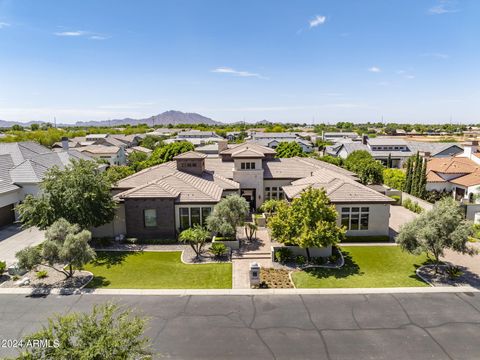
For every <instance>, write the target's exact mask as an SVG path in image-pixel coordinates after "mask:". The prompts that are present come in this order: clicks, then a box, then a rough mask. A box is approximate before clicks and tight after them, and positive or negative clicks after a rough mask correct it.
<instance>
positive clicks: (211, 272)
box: [84, 251, 232, 289]
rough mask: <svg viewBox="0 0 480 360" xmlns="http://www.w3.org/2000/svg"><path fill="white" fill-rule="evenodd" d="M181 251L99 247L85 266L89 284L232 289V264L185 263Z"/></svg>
mask: <svg viewBox="0 0 480 360" xmlns="http://www.w3.org/2000/svg"><path fill="white" fill-rule="evenodd" d="M180 256H181V252H180V251H173V252H128V251H121V252H120V251H111V252H108V251H98V252H97V259H96V260H95V261H94V262H92V263H89V264H87V265H86V266H85V267H84V269H85V270H88V271H91V272H92V273H93V274H94V276H95V277H94V279H93V280H92V282H91V283H90V284H88V287H91V288H114V289H226V288H228V289H230V288H231V287H232V265H231V264H225V263H223V264H193V265H190V264H184V263H182V261H181V260H180Z"/></svg>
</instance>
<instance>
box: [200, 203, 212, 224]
mask: <svg viewBox="0 0 480 360" xmlns="http://www.w3.org/2000/svg"><path fill="white" fill-rule="evenodd" d="M211 213H212V208H211V207H203V208H202V225H204V226H205V225H206V224H207V217H208V215H210V214H211Z"/></svg>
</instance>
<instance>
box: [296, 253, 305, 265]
mask: <svg viewBox="0 0 480 360" xmlns="http://www.w3.org/2000/svg"><path fill="white" fill-rule="evenodd" d="M306 262H307V259H306V258H305V256H303V255H297V256H295V263H296V264H297V265H300V266H302V265H305V263H306Z"/></svg>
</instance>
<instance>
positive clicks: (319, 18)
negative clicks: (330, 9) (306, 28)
mask: <svg viewBox="0 0 480 360" xmlns="http://www.w3.org/2000/svg"><path fill="white" fill-rule="evenodd" d="M325 21H327V17H326V16H323V15H316V16H315V18H313V19H312V20H310V21H309V22H308V24H309V25H310V28H314V27H317V26H318V25H323V24H325Z"/></svg>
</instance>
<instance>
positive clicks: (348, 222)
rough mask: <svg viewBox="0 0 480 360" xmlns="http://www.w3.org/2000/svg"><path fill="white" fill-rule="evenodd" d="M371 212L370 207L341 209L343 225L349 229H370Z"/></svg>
mask: <svg viewBox="0 0 480 360" xmlns="http://www.w3.org/2000/svg"><path fill="white" fill-rule="evenodd" d="M369 212H370V208H368V207H361V208H360V207H352V208H348V207H344V208H342V211H341V219H340V222H341V225H342V226H345V228H346V229H347V230H368V222H369V220H370V214H369Z"/></svg>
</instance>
